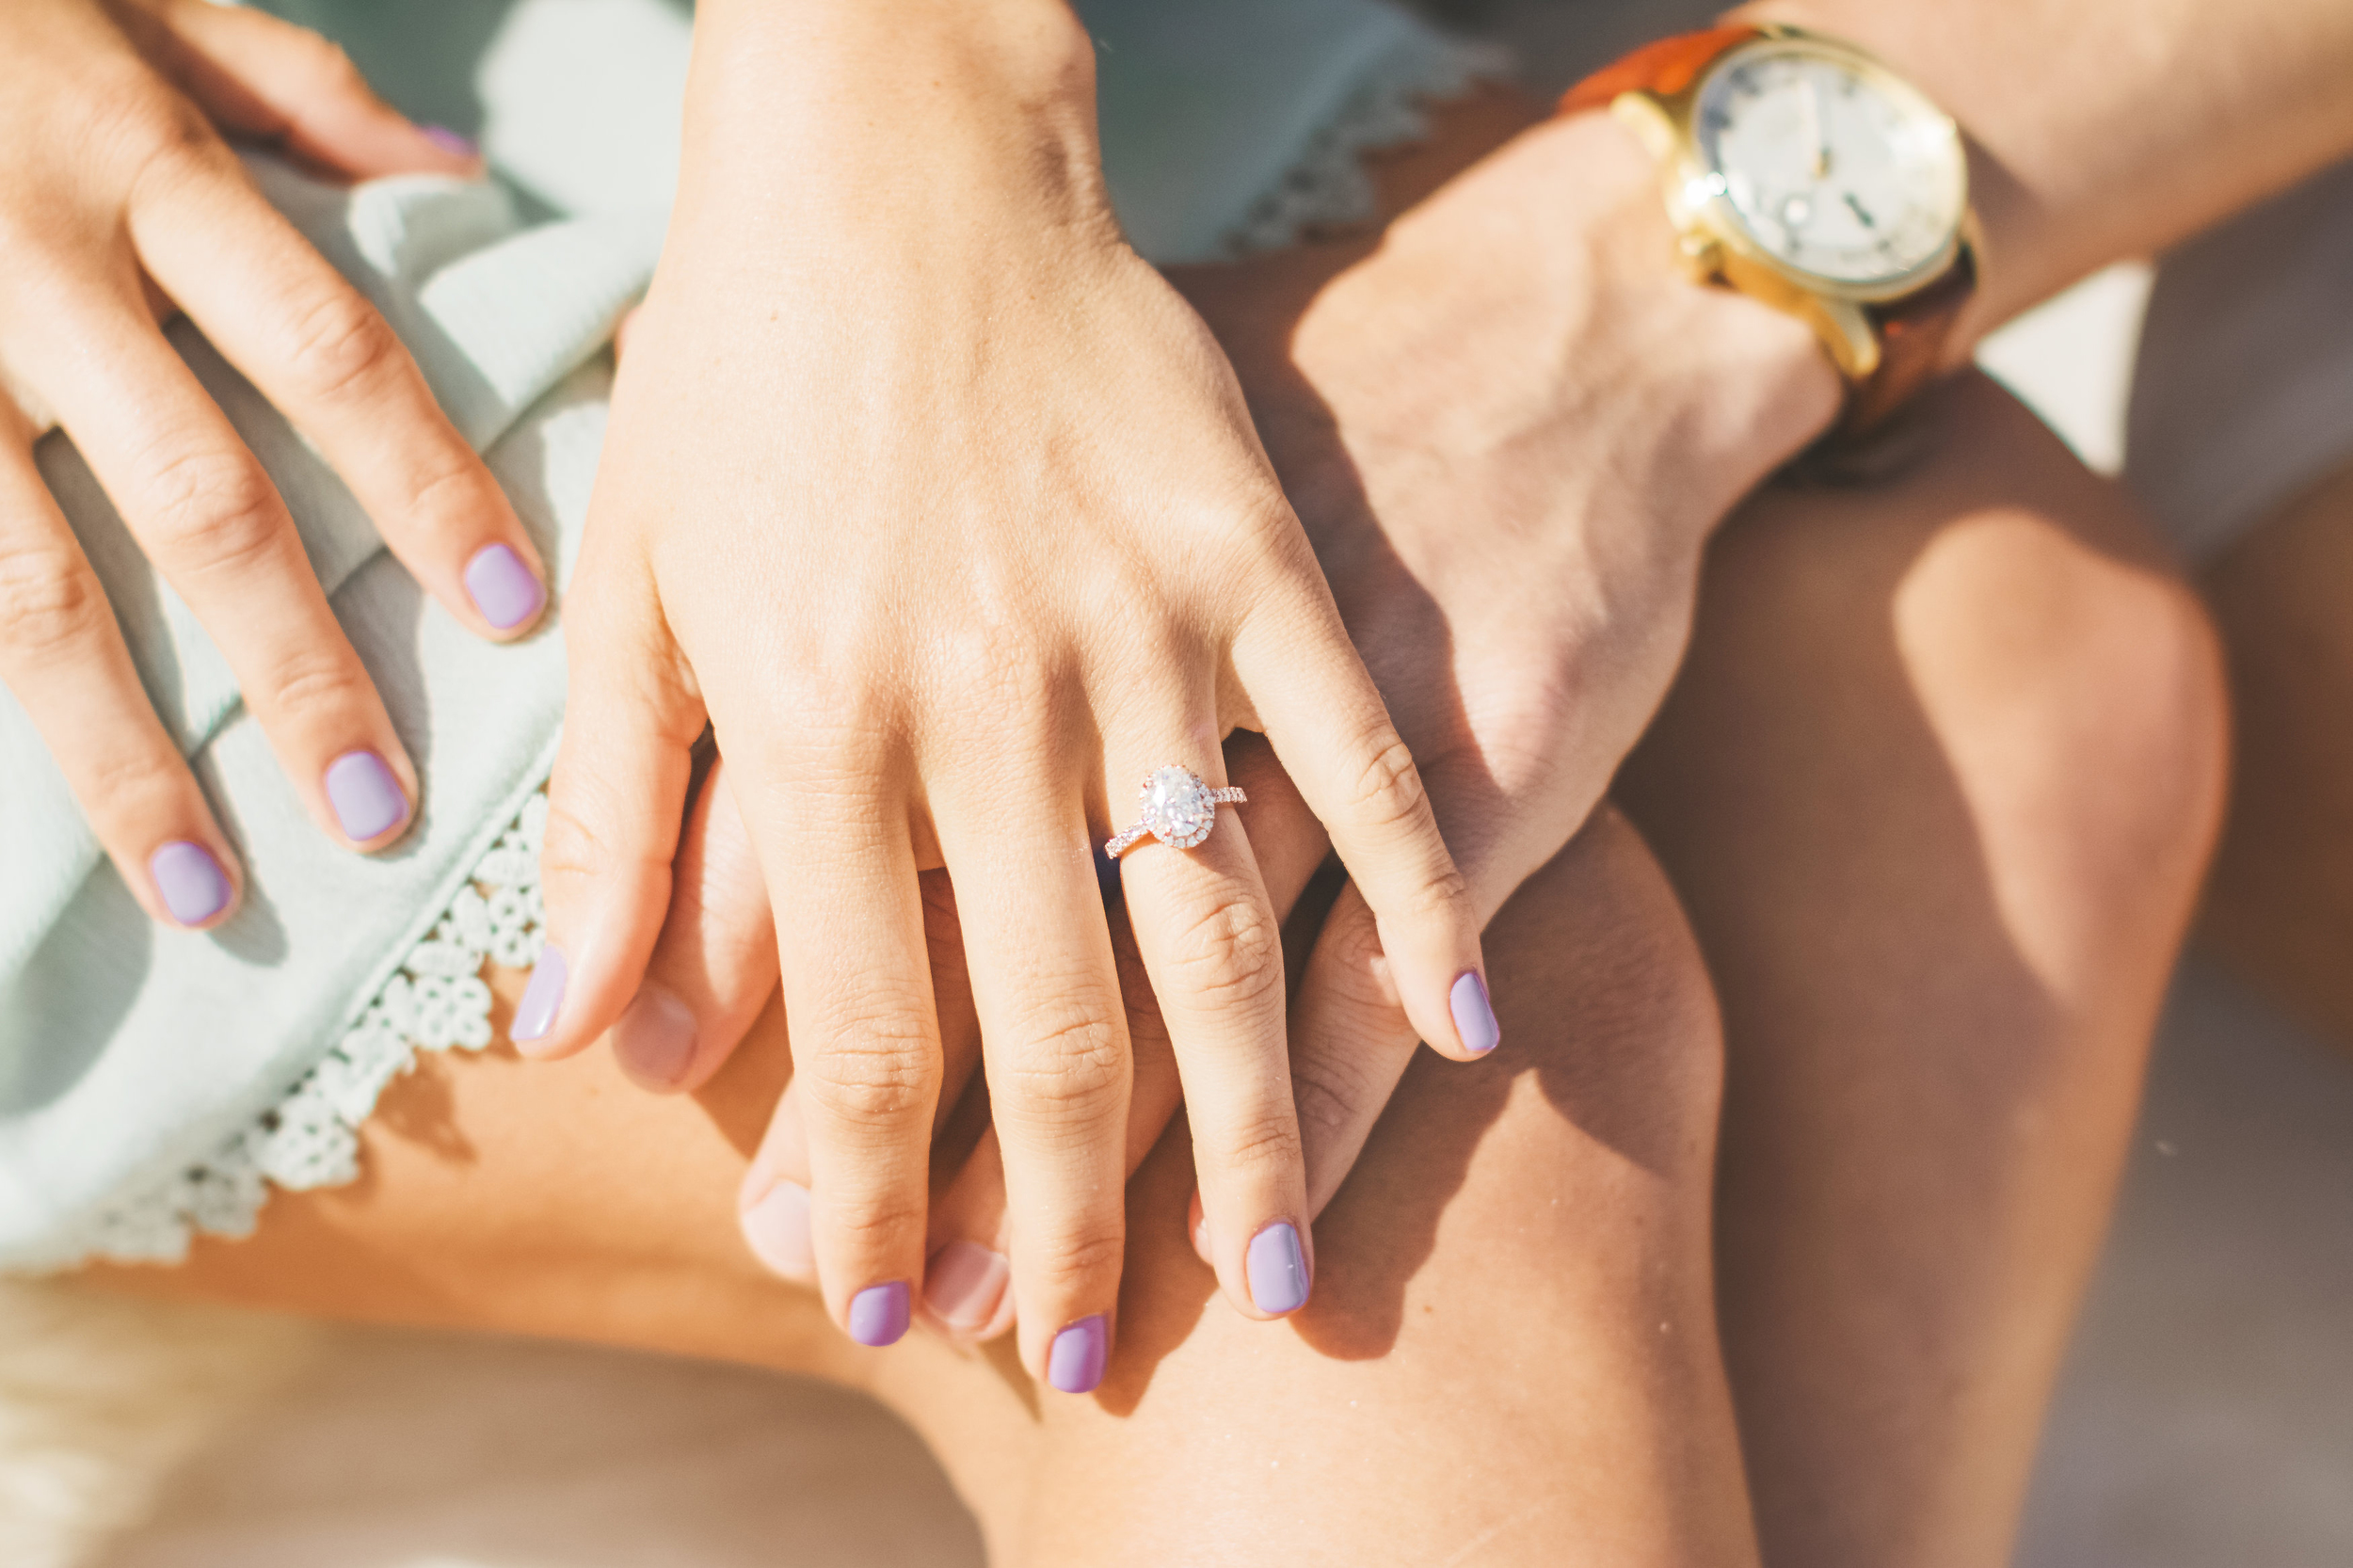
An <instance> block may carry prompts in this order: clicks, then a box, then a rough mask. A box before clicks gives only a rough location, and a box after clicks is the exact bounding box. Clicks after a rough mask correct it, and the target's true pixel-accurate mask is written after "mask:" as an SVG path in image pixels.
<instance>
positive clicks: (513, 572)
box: [466, 544, 548, 632]
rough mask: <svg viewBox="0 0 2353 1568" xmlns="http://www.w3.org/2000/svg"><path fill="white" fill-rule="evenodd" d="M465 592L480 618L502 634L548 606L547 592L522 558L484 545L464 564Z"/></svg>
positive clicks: (493, 545)
mask: <svg viewBox="0 0 2353 1568" xmlns="http://www.w3.org/2000/svg"><path fill="white" fill-rule="evenodd" d="M466 592H467V594H468V595H469V596H470V597H471V598H472V600H473V607H474V608H475V609H477V610H479V611H481V612H482V618H483V619H484V620H487V621H488V622H489V623H490V624H491V625H492V626H495V627H497V628H498V629H499V630H500V631H502V632H512V631H513V630H514V629H515V628H516V627H518V626H520V625H522V624H523V622H525V621H527V620H529V619H531V617H532V616H536V615H537V614H538V613H539V612H540V610H541V609H543V608H545V607H546V605H547V602H548V590H547V589H546V588H545V587H543V586H541V585H540V583H539V580H538V579H537V578H536V577H535V576H533V575H532V573H531V568H529V567H527V566H525V565H523V558H522V557H521V556H520V555H518V554H516V553H515V552H513V551H512V550H509V549H508V548H507V547H506V546H504V545H503V544H486V545H484V546H483V547H482V548H481V549H480V550H477V551H475V552H473V559H472V560H471V561H468V562H467V563H466Z"/></svg>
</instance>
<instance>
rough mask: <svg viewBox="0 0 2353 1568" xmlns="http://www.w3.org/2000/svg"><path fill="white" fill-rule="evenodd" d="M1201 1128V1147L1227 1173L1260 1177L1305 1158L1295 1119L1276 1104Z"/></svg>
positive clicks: (1294, 1165)
mask: <svg viewBox="0 0 2353 1568" xmlns="http://www.w3.org/2000/svg"><path fill="white" fill-rule="evenodd" d="M1202 1131H1203V1133H1204V1137H1203V1144H1204V1147H1205V1151H1206V1152H1207V1153H1208V1154H1209V1156H1210V1158H1212V1159H1214V1160H1216V1161H1217V1162H1218V1164H1219V1165H1221V1166H1223V1167H1224V1168H1225V1170H1226V1171H1227V1172H1228V1173H1229V1174H1236V1175H1241V1176H1254V1177H1263V1176H1270V1175H1274V1174H1277V1173H1281V1172H1284V1171H1295V1170H1297V1169H1299V1168H1300V1166H1301V1165H1303V1164H1304V1163H1305V1155H1304V1153H1303V1152H1302V1149H1301V1145H1300V1140H1299V1122H1298V1120H1297V1118H1296V1117H1295V1116H1293V1115H1291V1114H1289V1112H1288V1111H1287V1110H1286V1109H1285V1108H1284V1107H1282V1106H1280V1105H1270V1106H1268V1107H1266V1108H1264V1109H1259V1108H1256V1107H1254V1108H1252V1109H1251V1110H1250V1111H1248V1112H1245V1113H1243V1114H1241V1115H1239V1116H1237V1117H1235V1118H1234V1119H1232V1120H1230V1121H1224V1122H1220V1123H1217V1124H1215V1125H1214V1126H1213V1127H1209V1128H1203V1129H1202Z"/></svg>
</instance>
